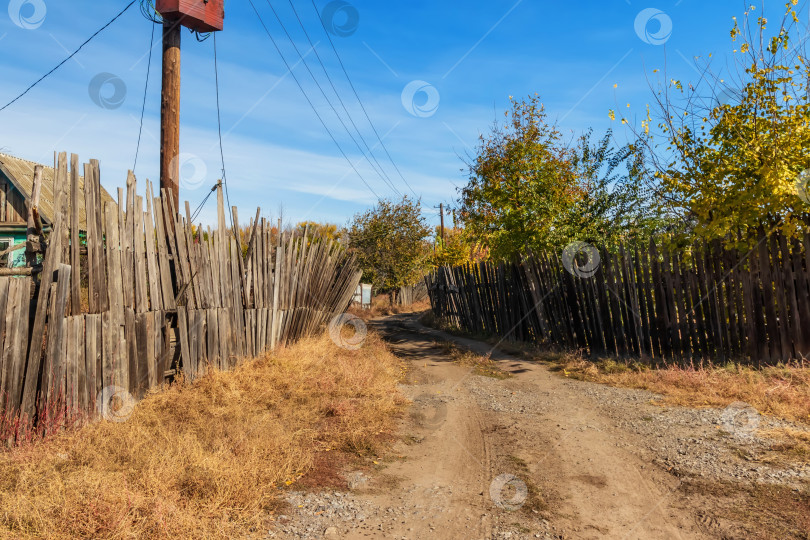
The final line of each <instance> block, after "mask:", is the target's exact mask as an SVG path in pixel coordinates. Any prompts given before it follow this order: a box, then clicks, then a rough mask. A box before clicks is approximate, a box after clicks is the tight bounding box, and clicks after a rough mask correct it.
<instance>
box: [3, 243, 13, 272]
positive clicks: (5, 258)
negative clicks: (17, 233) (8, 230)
mask: <svg viewBox="0 0 810 540" xmlns="http://www.w3.org/2000/svg"><path fill="white" fill-rule="evenodd" d="M12 245H13V244H12V239H11V238H0V252H3V251H5V250H7V249H8V248H10V247H11V246H12ZM11 255H12V254H11V253H6V254H5V255H0V268H8V267H10V266H11V261H12V260H14V259H13V258H12V256H11Z"/></svg>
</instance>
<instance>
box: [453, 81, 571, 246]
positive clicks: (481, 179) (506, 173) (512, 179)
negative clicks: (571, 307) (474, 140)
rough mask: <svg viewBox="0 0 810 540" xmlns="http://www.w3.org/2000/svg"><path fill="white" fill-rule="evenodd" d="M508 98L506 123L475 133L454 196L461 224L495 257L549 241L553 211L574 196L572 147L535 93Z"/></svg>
mask: <svg viewBox="0 0 810 540" xmlns="http://www.w3.org/2000/svg"><path fill="white" fill-rule="evenodd" d="M510 101H511V104H512V108H511V110H509V111H507V112H506V113H505V116H506V123H505V124H504V125H503V126H501V125H498V124H496V125H494V126H493V128H492V131H491V132H490V133H489V134H488V135H487V136H484V135H481V137H480V139H479V146H478V149H477V152H476V155H475V157H474V158H473V159H472V160H471V161H470V162H468V163H467V166H468V169H469V180H468V183H467V185H466V186H465V187H464V188H463V189H462V190H461V199H460V212H459V215H460V219H461V222H462V223H463V225H464V228H465V229H466V230H467V231H468V232H469V233H470V235H471V236H472V237H473V238H477V239H479V240H480V241H481V242H483V243H484V244H486V245H487V246H488V247H489V248H490V250H491V252H492V255H493V256H494V257H496V258H502V257H510V256H512V255H513V254H515V253H520V252H523V251H525V250H526V248H532V249H542V248H546V247H549V246H550V244H551V242H550V240H549V238H550V233H551V231H552V227H553V222H554V218H555V216H557V215H559V214H560V213H561V212H563V211H564V210H565V209H567V208H568V207H569V206H571V205H572V204H573V202H574V200H575V199H576V198H577V197H578V196H579V193H578V191H579V188H578V186H577V183H576V175H575V168H574V164H573V161H572V158H573V156H572V152H571V151H570V150H569V149H568V148H566V147H565V145H564V144H563V141H562V134H561V133H560V131H559V130H558V129H557V126H556V125H554V124H552V123H550V122H549V121H548V116H547V114H546V112H545V108H544V107H543V104H542V103H540V99H539V97H538V96H537V95H534V96H531V97H529V98H528V99H525V100H516V99H513V98H510Z"/></svg>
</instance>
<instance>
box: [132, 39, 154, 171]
mask: <svg viewBox="0 0 810 540" xmlns="http://www.w3.org/2000/svg"><path fill="white" fill-rule="evenodd" d="M155 26H156V25H155V24H152V37H151V38H150V40H149V61H148V62H147V64H146V86H145V87H144V89H143V105H142V106H141V126H140V128H138V144H137V145H136V146H135V163H133V165H132V172H135V167H137V166H138V153H139V152H140V150H141V135H143V117H144V114H145V113H146V93H147V91H148V90H149V72H150V71H152V69H151V68H152V49H154V45H155Z"/></svg>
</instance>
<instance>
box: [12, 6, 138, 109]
mask: <svg viewBox="0 0 810 540" xmlns="http://www.w3.org/2000/svg"><path fill="white" fill-rule="evenodd" d="M137 1H138V0H132V2H130V3H129V4H127V6H126V7H125V8H124V9H122V10H121V11H120V12H118V15H116V16H115V17H113V18H112V19H110V21H109V22H107V24H105V25H104V26H102V27H101V28H99V29H98V30H97V31H96V32H95V33H94V34H93V35H92V36H90V37H89V38H87V40H86V41H85V42H84V43H82V44H81V45H79V48H78V49H76V50H75V51H73V52H72V53H70V56H68V57H67V58H65V59H64V60H62V61H61V62H59V63H58V64H57V65H56V67H54V68H53V69H52V70H50V71H49V72H48V73H46V74H45V75H43V76H42V77H40V78H39V79H37V80H36V82H34V83H33V84H32V85H31V86H29V87H28V88H26V89H25V90H24V91H23V92H22V93H21V94H20V95H18V96H17V97H15V98H14V99H12V100H11V101H9V102H8V103H6V104H5V105H3V106H2V107H0V112H2V111H4V110H6V109H7V108H8V107H10V106H11V105H13V104H14V103H15V102H17V101H18V100H19V99H20V98H22V97H23V96H24V95H26V94H27V93H28V92H30V91H31V90H33V89H34V87H35V86H37V85H38V84H39V83H41V82H42V81H44V80H45V79H47V78H48V77H50V76H51V75H52V74H53V72H55V71H56V70H57V69H59V68H60V67H62V66H64V65H65V64H66V63H67V62H68V60H70V59H71V58H73V57H74V56H76V55H77V54H79V51H81V50H82V49H83V48H84V46H85V45H87V44H88V43H90V42H91V41H93V39H94V38H95V37H96V36H98V35H99V34H100V33H101V32H103V31H104V30H106V29H107V27H108V26H110V25H111V24H112V23H114V22H115V21H117V20H118V19H119V18H120V17H121V16H122V15H123V14H124V13H126V12H127V11H128V10H129V8H131V7H132V6H133V5H135V3H136V2H137Z"/></svg>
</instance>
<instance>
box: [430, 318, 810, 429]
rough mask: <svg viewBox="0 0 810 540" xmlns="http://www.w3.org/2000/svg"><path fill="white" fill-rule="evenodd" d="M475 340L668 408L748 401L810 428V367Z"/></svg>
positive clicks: (443, 326)
mask: <svg viewBox="0 0 810 540" xmlns="http://www.w3.org/2000/svg"><path fill="white" fill-rule="evenodd" d="M420 320H421V322H422V324H425V325H427V326H432V327H433V328H438V329H439V330H444V331H446V332H450V333H455V334H461V332H460V331H459V330H458V329H456V328H452V327H451V326H450V325H448V323H447V321H444V320H441V319H438V318H436V317H434V316H433V315H432V314H430V313H429V314H426V315H424V316H423V317H422V318H421V319H420ZM471 337H473V338H476V339H484V340H487V341H489V342H490V343H493V344H494V343H498V348H499V349H501V350H503V351H504V352H507V353H510V354H513V355H516V356H520V357H522V358H524V359H527V360H535V361H542V362H546V363H548V364H550V365H551V369H552V370H553V371H556V372H559V373H560V374H561V375H563V376H565V377H571V378H576V379H581V380H586V381H591V382H596V383H601V384H608V385H611V386H619V387H626V388H639V389H643V390H649V391H651V392H655V393H658V394H661V395H662V396H663V397H662V403H665V404H669V405H683V406H688V407H725V406H727V405H729V404H731V403H733V402H735V401H744V402H746V403H748V404H749V405H751V406H753V407H754V408H756V409H757V410H758V411H759V412H760V413H763V414H768V415H772V416H777V417H780V418H784V419H787V420H794V421H798V422H803V423H805V424H810V367H806V366H778V367H766V368H762V369H758V370H757V369H753V368H750V367H747V366H741V365H739V364H728V365H725V366H709V367H695V368H692V367H680V366H670V367H665V368H657V369H653V368H650V367H649V366H648V365H646V364H642V363H639V362H632V361H617V360H614V359H597V360H590V359H586V358H585V357H584V356H583V355H581V354H579V353H574V352H566V351H550V350H544V349H538V348H536V347H534V346H532V345H529V344H522V343H509V342H508V341H504V340H501V339H499V338H482V337H481V336H471Z"/></svg>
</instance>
